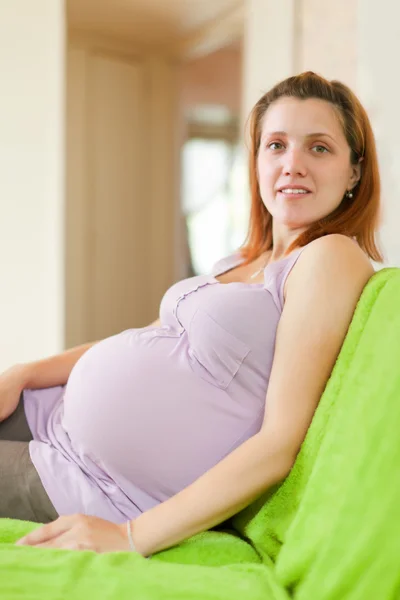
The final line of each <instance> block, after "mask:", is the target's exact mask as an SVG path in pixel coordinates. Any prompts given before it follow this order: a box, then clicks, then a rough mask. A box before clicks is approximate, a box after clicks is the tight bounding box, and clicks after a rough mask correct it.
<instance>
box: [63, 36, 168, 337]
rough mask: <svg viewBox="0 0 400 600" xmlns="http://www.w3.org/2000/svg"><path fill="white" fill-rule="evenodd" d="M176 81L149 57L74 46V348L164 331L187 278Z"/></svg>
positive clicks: (159, 60)
mask: <svg viewBox="0 0 400 600" xmlns="http://www.w3.org/2000/svg"><path fill="white" fill-rule="evenodd" d="M176 71H177V67H176V65H175V64H174V63H173V62H172V61H170V60H169V59H168V58H165V57H161V56H149V55H147V54H146V53H145V52H144V51H141V50H140V49H139V48H131V47H127V46H122V45H121V46H118V44H115V43H114V42H111V41H109V40H104V39H101V40H100V39H94V38H88V37H82V36H81V37H79V39H77V38H74V37H73V36H72V37H71V39H70V42H69V48H68V104H67V106H68V111H67V132H68V136H67V139H68V145H67V148H68V154H67V239H66V244H67V261H66V283H67V288H66V345H67V346H68V347H69V346H73V345H76V344H79V343H82V342H85V341H89V340H95V339H103V338H105V337H108V336H110V335H113V334H115V333H118V332H120V331H122V330H124V329H129V328H134V327H142V326H145V325H147V324H149V323H150V322H151V321H154V320H155V319H156V318H157V316H158V309H159V304H160V300H161V298H162V295H163V294H164V292H165V291H166V289H167V288H168V287H169V286H170V285H171V284H172V283H173V282H174V281H175V280H176V278H177V277H176V271H175V269H176V256H175V253H176V251H177V238H178V237H179V236H178V232H177V212H178V203H179V196H178V189H179V180H178V170H179V161H178V146H177V140H178V130H179V124H178V122H177V107H178V101H177V97H178V94H177V73H176Z"/></svg>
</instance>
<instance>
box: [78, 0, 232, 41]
mask: <svg viewBox="0 0 400 600" xmlns="http://www.w3.org/2000/svg"><path fill="white" fill-rule="evenodd" d="M241 6H243V0H67V16H68V24H69V27H70V29H73V30H80V31H90V32H92V33H97V34H101V35H108V36H113V37H117V36H118V37H120V38H124V39H129V40H130V41H132V42H137V43H146V45H164V44H170V43H176V42H177V41H179V40H184V39H186V38H189V37H190V36H193V35H196V33H197V32H198V31H200V30H202V29H204V28H205V27H218V22H219V21H222V20H223V19H224V18H225V17H226V15H227V14H228V15H229V14H230V13H231V12H232V11H234V10H236V9H238V8H240V7H241Z"/></svg>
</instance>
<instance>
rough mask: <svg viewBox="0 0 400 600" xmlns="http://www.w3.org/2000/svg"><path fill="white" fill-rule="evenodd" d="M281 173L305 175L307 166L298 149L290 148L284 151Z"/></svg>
mask: <svg viewBox="0 0 400 600" xmlns="http://www.w3.org/2000/svg"><path fill="white" fill-rule="evenodd" d="M283 173H284V174H285V175H303V176H304V175H306V174H307V168H306V164H305V161H304V157H303V156H302V153H301V151H300V150H297V149H291V150H288V151H287V152H285V155H284V160H283Z"/></svg>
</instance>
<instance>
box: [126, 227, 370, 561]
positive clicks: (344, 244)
mask: <svg viewBox="0 0 400 600" xmlns="http://www.w3.org/2000/svg"><path fill="white" fill-rule="evenodd" d="M373 272H374V271H373V268H372V265H371V263H370V262H369V261H368V259H367V258H366V256H365V255H364V254H363V253H362V251H361V250H360V249H359V248H358V247H357V246H356V245H355V244H354V242H352V241H351V240H349V239H346V238H344V236H337V235H331V236H327V237H326V238H321V239H319V240H316V241H315V242H313V243H312V244H310V246H309V247H308V248H306V249H305V250H304V252H303V254H302V256H301V257H300V258H299V261H298V264H297V265H296V267H295V268H294V269H293V272H292V273H291V275H290V281H289V278H288V286H287V299H286V302H285V306H284V309H283V313H282V316H281V319H280V322H279V327H278V332H277V339H276V349H275V354H274V362H273V367H272V372H271V377H270V382H269V387H268V391H267V396H266V410H265V418H264V423H263V426H262V428H261V430H260V431H259V432H258V433H257V434H256V435H254V436H253V437H251V438H250V439H249V440H247V441H246V442H244V443H243V444H242V445H241V446H239V447H238V448H236V449H235V450H234V451H233V452H232V453H230V454H229V455H228V456H226V457H225V458H224V459H223V460H221V461H220V462H219V463H218V464H217V465H216V466H214V467H213V468H211V469H210V470H209V471H207V472H206V473H205V474H204V475H202V476H201V477H199V479H197V480H196V481H195V482H194V483H192V484H190V485H189V486H188V487H186V488H185V489H184V490H182V491H181V492H179V493H178V494H176V495H175V496H173V497H172V498H170V499H169V500H166V501H165V502H163V503H162V504H159V505H158V506H155V507H154V508H151V509H150V510H148V511H146V512H145V513H143V514H142V515H140V516H139V517H138V518H137V519H136V520H135V521H134V522H133V526H132V530H133V541H134V543H135V546H136V548H137V549H138V551H139V552H140V553H141V554H144V555H145V556H147V555H149V554H153V553H155V552H158V551H160V550H162V549H165V548H168V547H170V546H173V545H175V544H177V543H179V542H181V541H182V540H184V539H186V538H188V537H190V536H192V535H194V534H196V533H199V532H201V531H204V530H206V529H210V528H211V527H214V526H215V525H217V524H219V523H221V522H222V521H225V520H226V519H228V518H230V517H231V516H232V515H234V514H235V513H237V512H238V511H240V510H241V509H242V508H244V507H245V506H247V505H249V504H250V503H251V502H253V501H254V500H256V499H257V498H258V497H259V496H260V495H261V494H262V493H264V492H265V491H267V490H268V489H269V488H270V487H271V486H272V485H274V484H276V483H277V482H279V481H280V480H282V479H284V478H285V477H286V476H287V475H288V473H289V472H290V470H291V468H292V465H293V463H294V461H295V458H296V456H297V453H298V451H299V449H300V446H301V444H302V442H303V440H304V438H305V435H306V433H307V429H308V427H309V425H310V423H311V420H312V417H313V415H314V412H315V409H316V407H317V405H318V402H319V399H320V397H321V394H322V392H323V390H324V387H325V385H326V383H327V380H328V378H329V376H330V373H331V370H332V368H333V366H334V363H335V360H336V358H337V356H338V353H339V351H340V348H341V346H342V343H343V340H344V338H345V336H346V333H347V329H348V326H349V324H350V322H351V319H352V316H353V313H354V310H355V307H356V304H357V302H358V299H359V297H360V295H361V293H362V290H363V288H364V286H365V284H366V283H367V281H368V280H369V278H370V277H371V276H372V275H373Z"/></svg>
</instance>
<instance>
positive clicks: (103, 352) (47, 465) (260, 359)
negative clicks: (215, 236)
mask: <svg viewBox="0 0 400 600" xmlns="http://www.w3.org/2000/svg"><path fill="white" fill-rule="evenodd" d="M302 250H303V249H297V250H295V251H294V252H292V253H291V254H290V255H289V256H288V257H286V258H284V259H282V260H280V261H277V262H275V263H271V264H270V265H268V266H267V267H266V268H265V270H264V283H237V282H234V283H228V284H222V283H220V282H219V281H217V279H216V277H217V276H218V275H220V274H222V273H223V272H225V271H227V270H229V269H231V268H233V267H235V266H238V265H239V264H240V263H241V262H242V259H241V258H240V256H239V254H234V255H231V256H228V257H226V258H224V259H222V260H220V261H219V262H217V263H216V265H215V266H214V268H213V270H212V272H211V274H209V275H199V276H195V277H190V278H188V279H184V280H182V281H179V282H177V283H175V284H173V285H172V286H171V287H170V288H169V289H168V290H167V292H166V293H165V295H164V297H163V298H162V301H161V305H160V319H161V327H151V326H149V327H143V328H139V329H127V330H126V331H122V332H121V333H118V334H116V335H113V336H111V337H109V338H106V339H105V340H103V341H100V342H99V343H97V344H95V345H94V346H93V347H92V348H90V349H89V350H88V351H87V352H85V354H84V355H83V356H82V357H81V358H80V359H79V360H78V362H77V363H76V365H75V366H74V368H73V369H72V372H71V374H70V377H69V379H68V383H67V384H66V385H65V386H57V387H53V388H46V389H36V390H30V389H26V390H24V406H25V412H26V416H27V420H28V424H29V427H30V428H31V431H32V434H33V438H34V439H33V441H32V442H30V446H29V448H30V456H31V459H32V461H33V463H34V465H35V467H36V469H37V471H38V473H39V476H40V478H41V480H42V483H43V485H44V487H45V489H46V491H47V494H48V495H49V497H50V500H51V501H52V503H53V505H54V507H55V509H56V511H57V512H58V514H60V515H63V514H72V513H84V514H88V515H95V516H98V517H102V518H104V519H108V520H110V521H113V522H115V523H122V522H124V521H126V520H127V519H133V518H135V517H137V516H139V514H141V513H142V512H144V511H146V510H148V509H150V508H151V507H153V506H155V505H157V504H159V503H160V502H163V501H165V500H167V499H168V498H170V497H171V496H173V495H175V494H176V493H177V492H179V491H180V490H182V489H183V488H184V487H186V486H188V485H189V484H190V483H192V482H193V481H195V480H196V479H197V478H198V477H200V476H201V475H202V474H203V473H205V472H206V471H207V470H209V469H211V468H212V467H213V466H214V465H216V464H217V463H218V462H219V461H220V460H221V459H223V458H224V457H225V456H226V455H227V454H229V453H230V452H232V450H234V449H235V448H236V447H237V446H239V445H240V444H242V443H243V442H244V441H245V440H247V439H248V438H250V437H251V436H253V435H254V434H256V433H257V432H258V431H259V430H260V428H261V425H262V420H263V415H264V409H265V397H266V392H267V388H268V382H269V376H270V372H271V366H272V360H273V354H274V346H275V337H276V331H277V326H278V321H279V318H280V315H281V312H282V308H283V286H284V283H285V280H286V277H287V275H288V274H289V272H290V270H291V268H292V267H293V265H294V264H295V262H296V260H297V258H298V257H299V255H300V253H301V251H302Z"/></svg>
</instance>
